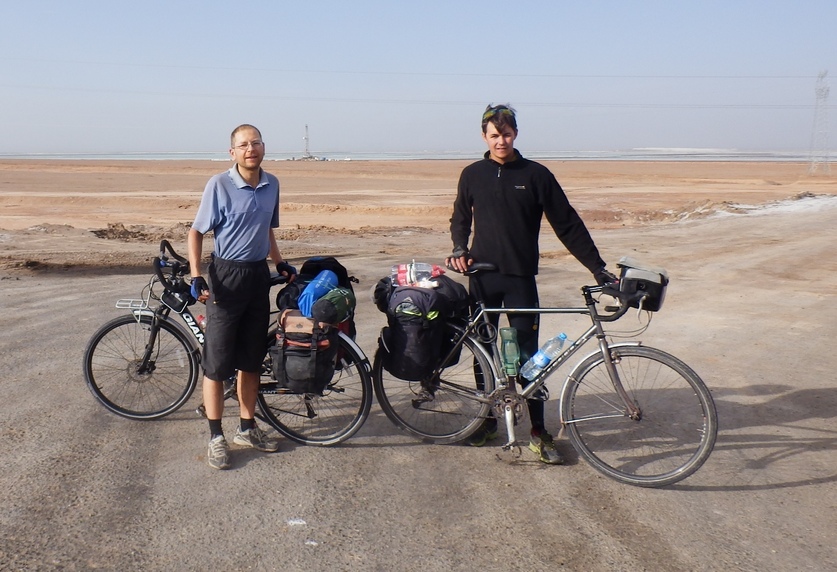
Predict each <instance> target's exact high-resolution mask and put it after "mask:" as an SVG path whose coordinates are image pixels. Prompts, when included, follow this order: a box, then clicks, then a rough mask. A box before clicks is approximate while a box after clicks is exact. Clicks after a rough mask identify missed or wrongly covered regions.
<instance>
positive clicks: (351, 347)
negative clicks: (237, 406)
mask: <svg viewBox="0 0 837 572" xmlns="http://www.w3.org/2000/svg"><path fill="white" fill-rule="evenodd" d="M271 343H273V344H275V343H276V338H275V336H274V337H273V338H272V341H271ZM338 344H339V349H338V353H337V355H338V358H337V359H338V360H339V364H338V365H339V367H337V368H336V369H335V370H334V377H333V378H332V380H331V381H330V382H329V384H328V387H326V389H325V391H324V392H323V395H312V394H298V393H282V392H281V390H277V389H275V388H276V382H275V381H274V380H273V378H272V374H271V370H272V367H271V365H270V351H269V350H268V354H267V357H266V358H265V366H264V368H263V371H262V384H261V387H260V390H259V397H258V404H259V409H260V410H261V413H262V415H263V417H264V420H265V421H267V422H268V423H269V424H270V425H271V426H273V428H274V429H276V431H278V432H279V433H280V434H281V435H284V436H285V437H287V438H288V439H291V440H292V441H295V442H297V443H301V444H303V445H315V446H321V447H327V446H331V445H337V444H338V443H342V442H343V441H345V440H346V439H348V438H349V437H351V436H352V435H354V434H355V433H357V432H358V430H359V429H360V428H361V426H363V424H364V422H365V421H366V419H367V418H368V417H369V412H370V410H371V409H372V378H371V376H370V373H369V360H368V358H367V357H366V356H365V355H363V352H362V351H361V350H360V348H359V347H358V346H357V344H355V343H354V342H353V341H351V339H350V338H348V337H346V335H345V334H343V333H342V332H341V334H340V336H339V338H338Z"/></svg>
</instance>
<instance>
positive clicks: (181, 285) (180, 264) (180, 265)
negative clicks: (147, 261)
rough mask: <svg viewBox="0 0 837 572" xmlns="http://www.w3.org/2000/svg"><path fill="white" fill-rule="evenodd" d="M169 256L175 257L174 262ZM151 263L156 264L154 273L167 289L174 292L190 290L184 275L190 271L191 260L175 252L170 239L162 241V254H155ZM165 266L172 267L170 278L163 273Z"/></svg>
mask: <svg viewBox="0 0 837 572" xmlns="http://www.w3.org/2000/svg"><path fill="white" fill-rule="evenodd" d="M166 253H168V255H167V254H166ZM169 256H171V257H172V258H174V262H169ZM151 263H152V265H153V266H154V274H156V275H157V279H158V280H159V281H160V283H161V284H163V286H164V287H165V288H166V289H168V290H173V291H174V292H189V288H190V287H189V285H188V284H187V283H186V281H185V280H183V277H184V276H185V275H186V274H187V273H188V272H189V261H188V260H186V258H184V257H183V256H180V255H179V254H178V253H177V252H175V250H174V248H173V247H172V245H171V243H170V242H169V241H168V240H166V239H163V240H161V241H160V256H155V257H154V259H153V260H152V261H151ZM163 268H169V269H171V270H170V272H169V277H168V278H167V277H166V275H165V274H164V273H163Z"/></svg>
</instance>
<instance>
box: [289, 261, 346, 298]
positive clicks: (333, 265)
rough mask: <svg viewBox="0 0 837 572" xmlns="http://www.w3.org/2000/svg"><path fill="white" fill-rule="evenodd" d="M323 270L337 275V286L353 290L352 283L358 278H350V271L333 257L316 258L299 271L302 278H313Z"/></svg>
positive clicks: (307, 262) (305, 263) (303, 264)
mask: <svg viewBox="0 0 837 572" xmlns="http://www.w3.org/2000/svg"><path fill="white" fill-rule="evenodd" d="M323 270H331V271H332V272H334V274H336V275H337V285H338V286H342V287H343V288H348V289H350V290H352V282H357V278H355V277H354V276H349V271H348V270H346V267H345V266H343V265H342V264H340V262H338V261H337V259H336V258H334V257H333V256H314V257H312V258H309V259H308V260H306V261H305V262H303V263H302V266H301V267H300V269H299V275H300V276H310V277H311V278H313V277H314V276H316V275H317V274H319V273H320V272H322V271H323Z"/></svg>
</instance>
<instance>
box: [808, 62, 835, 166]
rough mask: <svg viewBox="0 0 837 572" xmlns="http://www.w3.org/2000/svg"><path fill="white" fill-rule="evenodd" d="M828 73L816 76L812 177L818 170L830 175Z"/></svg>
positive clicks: (812, 133) (812, 134)
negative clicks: (826, 78) (826, 77)
mask: <svg viewBox="0 0 837 572" xmlns="http://www.w3.org/2000/svg"><path fill="white" fill-rule="evenodd" d="M827 74H828V71H827V70H826V71H822V72H820V73H819V75H818V76H817V87H816V89H815V93H816V94H817V103H816V105H815V107H814V128H813V130H812V132H811V164H810V166H809V167H808V174H810V175H813V174H814V173H816V172H817V170H818V169H822V172H823V173H825V174H830V173H831V165H830V164H829V157H828V92H829V89H828V83H826V81H825V76H826V75H827Z"/></svg>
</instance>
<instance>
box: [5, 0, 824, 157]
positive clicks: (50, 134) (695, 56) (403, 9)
mask: <svg viewBox="0 0 837 572" xmlns="http://www.w3.org/2000/svg"><path fill="white" fill-rule="evenodd" d="M0 14H2V22H3V33H2V35H0V48H2V49H0V103H2V105H0V128H2V130H3V137H2V139H0V153H4V154H8V153H125V152H152V153H154V152H157V153H163V152H215V151H221V152H223V151H226V149H227V147H228V146H229V140H228V135H229V132H230V131H231V130H232V128H233V127H235V126H236V125H238V124H240V123H253V124H255V125H256V126H258V127H259V128H260V129H261V130H262V134H263V136H264V139H265V141H266V142H267V150H268V152H269V153H270V152H276V153H278V152H282V153H286V152H289V153H293V152H300V154H301V152H302V150H303V149H304V144H303V140H302V139H303V135H304V129H305V125H306V124H307V125H308V126H309V131H310V149H311V152H312V153H314V154H319V153H328V152H340V151H344V152H351V151H354V152H387V151H392V152H395V151H399V152H420V151H433V152H442V151H456V152H470V151H472V150H473V152H474V153H475V154H476V153H481V152H482V150H483V148H484V144H483V142H482V140H481V138H480V118H481V115H482V111H483V109H484V107H485V105H486V104H487V103H489V102H493V103H505V102H510V103H511V104H512V105H513V106H514V107H515V108H516V109H517V111H518V117H519V122H520V124H519V127H520V136H519V138H518V141H517V147H518V148H519V149H520V150H521V151H522V152H523V153H524V155H525V154H527V152H535V151H538V152H546V151H612V150H620V149H631V148H646V147H679V148H684V147H685V148H722V149H737V150H742V151H764V150H775V151H782V150H788V151H807V150H809V148H810V144H811V136H812V128H813V125H814V104H815V101H816V97H815V87H816V81H817V74H818V73H819V72H821V71H824V70H830V75H829V76H828V77H829V78H833V77H835V76H837V33H835V32H836V31H835V26H837V2H836V1H834V0H822V1H806V0H799V1H797V2H791V1H789V0H783V1H771V0H759V1H736V0H723V1H711V0H702V1H691V2H688V1H673V0H667V1H654V2H647V1H639V2H627V1H624V0H619V1H612V2H595V1H590V0H588V1H577V2H576V1H569V0H566V1H559V0H550V1H530V2H527V1H525V0H517V1H514V2H512V1H506V2H496V1H491V0H482V1H478V2H477V1H457V0H444V1H433V0H425V1H422V2H408V1H401V0H392V1H389V2H384V1H328V2H327V1H316V0H298V1H294V2H285V1H281V0H274V1H258V0H254V1H249V2H234V1H230V0H226V1H223V2H221V1H212V0H203V1H198V0H191V1H179V0H169V1H166V2H160V1H157V0H143V1H141V2H121V1H118V0H117V1H115V0H109V1H83V0H77V1H64V0H55V1H43V0H27V1H25V2H5V3H4V6H3V8H2V10H0ZM832 74H833V75H832ZM835 86H837V83H835ZM835 98H837V92H834V93H832V94H831V97H830V99H829V102H830V105H829V107H828V108H827V110H828V117H829V131H830V132H831V133H832V135H831V136H830V139H831V141H835V142H837V129H835V126H837V120H836V119H835V116H837V110H835V105H834V103H833V102H834V100H835Z"/></svg>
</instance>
